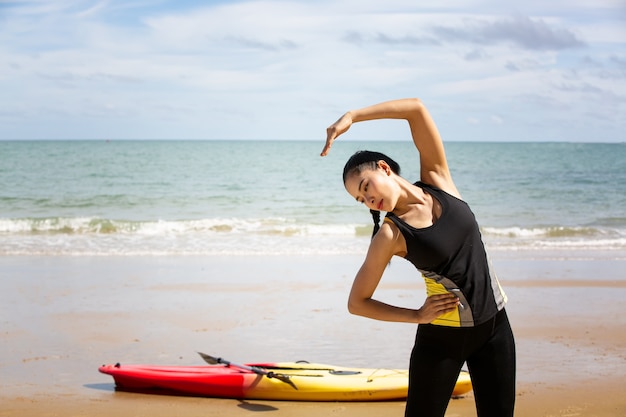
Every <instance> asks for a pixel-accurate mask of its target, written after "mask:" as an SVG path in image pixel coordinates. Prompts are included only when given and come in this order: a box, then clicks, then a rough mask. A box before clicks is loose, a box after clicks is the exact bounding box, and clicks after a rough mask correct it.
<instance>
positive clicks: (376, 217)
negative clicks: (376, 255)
mask: <svg viewBox="0 0 626 417" xmlns="http://www.w3.org/2000/svg"><path fill="white" fill-rule="evenodd" d="M370 213H371V214H372V220H374V230H373V231H372V239H374V236H376V233H378V229H380V211H378V210H370Z"/></svg>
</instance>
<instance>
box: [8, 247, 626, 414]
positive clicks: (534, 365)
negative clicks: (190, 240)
mask: <svg viewBox="0 0 626 417" xmlns="http://www.w3.org/2000/svg"><path fill="white" fill-rule="evenodd" d="M569 255H571V254H553V256H552V255H546V254H545V253H544V254H541V256H540V257H533V256H532V254H523V255H520V254H512V253H504V252H502V253H498V252H496V253H493V254H492V258H493V261H494V265H495V267H496V271H497V272H498V275H499V277H500V280H501V282H502V284H503V286H504V288H505V290H506V292H507V295H508V297H509V304H508V306H507V310H508V314H509V317H510V320H511V323H512V326H513V330H514V332H515V337H516V342H517V350H518V384H517V385H518V389H517V405H516V415H517V416H521V417H538V416H561V417H571V416H596V417H609V416H625V415H626V398H625V397H624V395H623V392H624V387H623V385H624V383H626V350H625V349H624V346H626V317H625V316H624V314H623V300H624V299H626V272H624V271H626V261H625V260H624V257H623V256H622V254H619V253H606V254H600V256H597V254H596V256H594V257H588V258H585V257H581V256H580V254H576V256H569ZM361 259H362V257H361V256H317V257H312V256H308V257H307V256H302V257H299V256H289V257H279V256H275V257H272V256H269V257H261V256H258V257H243V256H242V257H237V256H226V257H217V256H215V257H211V256H207V257H193V256H180V257H173V256H172V257H156V256H154V257H149V256H146V257H124V256H120V257H114V256H106V257H71V256H57V257H28V256H16V257H12V256H5V257H0V271H1V275H2V278H1V279H0V322H1V331H0V339H1V344H0V353H1V354H0V375H1V377H0V404H1V405H0V416H110V415H116V416H157V417H158V416H178V415H180V416H183V415H184V416H250V415H254V414H257V413H261V412H264V413H266V415H272V416H276V417H279V416H295V417H308V416H355V417H356V416H382V415H384V416H402V415H403V411H404V403H403V402H402V401H395V402H380V403H296V402H282V401H274V402H272V401H238V400H224V399H212V398H192V397H179V396H165V395H149V394H137V393H127V392H117V391H115V388H114V384H113V380H112V378H111V377H110V376H107V375H103V374H100V373H98V371H97V368H98V366H99V365H101V364H104V363H115V362H121V363H127V364H131V363H151V364H163V365H200V364H202V360H201V358H200V357H199V356H197V354H196V351H204V352H207V353H209V354H212V355H217V356H221V357H224V358H226V359H229V360H231V361H233V362H238V363H244V362H278V361H295V360H308V361H310V362H320V363H329V364H335V365H342V366H360V367H385V368H406V367H407V364H408V356H409V352H410V349H411V346H412V343H413V338H414V333H415V327H414V326H412V325H407V324H394V323H382V322H375V321H371V320H367V319H364V318H360V317H355V316H351V315H349V314H348V312H347V310H346V306H345V304H346V299H347V294H348V290H349V288H350V285H351V282H352V278H353V275H354V273H355V272H356V270H357V268H358V266H359V265H360V262H361ZM573 259H576V260H573ZM377 296H378V297H379V298H380V299H383V300H388V301H389V302H394V303H399V304H404V305H407V306H413V307H418V306H420V305H421V303H422V301H423V298H424V288H423V283H422V282H421V280H420V279H419V277H417V276H416V275H415V272H414V270H413V269H412V267H411V266H410V265H409V264H408V263H407V262H404V261H402V260H399V259H398V260H394V261H393V262H392V263H391V265H390V266H389V268H388V270H387V272H386V274H385V277H383V281H382V284H381V287H380V289H379V292H378V294H377ZM446 415H447V416H449V417H452V416H463V417H470V416H475V415H476V412H475V409H474V401H473V397H472V395H471V394H470V395H467V396H465V397H463V398H460V399H454V400H452V401H451V402H450V406H449V408H448V412H447V414H446Z"/></svg>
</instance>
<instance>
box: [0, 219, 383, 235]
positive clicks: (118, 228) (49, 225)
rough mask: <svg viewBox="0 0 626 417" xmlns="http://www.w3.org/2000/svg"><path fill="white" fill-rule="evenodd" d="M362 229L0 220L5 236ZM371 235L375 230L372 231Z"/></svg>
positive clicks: (357, 229) (356, 228) (273, 223)
mask: <svg viewBox="0 0 626 417" xmlns="http://www.w3.org/2000/svg"><path fill="white" fill-rule="evenodd" d="M362 229H363V227H362V226H361V225H354V224H353V225H349V224H348V225H336V224H329V225H324V224H302V223H297V222H296V221H294V220H289V219H284V218H266V219H241V218H230V219H219V218H215V219H200V220H156V221H130V220H112V219H102V218H91V217H75V218H62V217H52V218H24V219H0V233H2V234H50V235H54V234H81V235H85V234H96V235H102V234H121V235H127V234H134V235H152V236H155V235H168V234H181V235H182V234H187V233H216V234H225V233H231V234H246V233H254V234H268V235H282V236H293V235H329V234H330V235H333V234H352V235H361V234H363V230H362ZM370 231H371V227H370Z"/></svg>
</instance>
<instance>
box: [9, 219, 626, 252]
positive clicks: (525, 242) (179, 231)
mask: <svg viewBox="0 0 626 417" xmlns="http://www.w3.org/2000/svg"><path fill="white" fill-rule="evenodd" d="M371 232H372V226H371V224H332V223H328V224H313V223H301V222H298V221H296V220H293V219H287V218H278V217H276V218H264V219H242V218H210V219H196V220H154V221H147V220H146V221H131V220H115V219H103V218H97V217H75V218H62V217H53V218H22V219H6V218H5V219H0V237H1V239H0V255H75V256H81V255H85V256H93V255H102V256H108V255H116V256H117V255H155V256H162V255H221V254H223V255H228V254H251V255H255V254H258V255H271V254H285V255H289V254H343V253H351V254H363V253H365V252H366V250H367V246H368V244H369V242H370V236H371ZM482 234H483V238H484V240H485V243H486V244H487V245H488V247H489V249H490V250H498V251H523V250H544V249H550V250H560V249H563V250H591V251H601V250H608V251H616V250H617V251H624V250H626V228H622V229H620V228H603V227H589V226H585V227H565V226H558V227H557V226H550V227H534V228H523V227H506V228H495V227H485V228H483V229H482Z"/></svg>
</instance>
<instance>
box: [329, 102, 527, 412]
mask: <svg viewBox="0 0 626 417" xmlns="http://www.w3.org/2000/svg"><path fill="white" fill-rule="evenodd" d="M375 119H404V120H407V121H408V122H409V127H410V129H411V135H412V137H413V142H414V143H415V146H416V147H417V150H418V152H419V158H420V181H418V182H416V183H414V184H413V183H411V182H409V181H407V180H405V179H404V178H403V177H401V176H400V175H399V174H400V167H399V166H398V164H397V163H396V162H395V161H393V160H392V159H391V158H389V157H387V156H386V155H384V154H381V153H377V152H369V151H361V152H357V153H356V154H354V155H353V156H352V157H351V158H350V159H349V160H348V162H347V163H346V166H345V168H344V185H345V187H346V190H347V191H348V193H349V194H350V195H351V196H352V197H354V198H355V199H356V200H357V201H358V202H360V203H363V204H364V205H365V206H366V207H367V208H369V209H370V211H371V212H372V213H373V215H374V222H375V224H376V226H377V223H378V221H377V215H378V213H380V212H381V211H383V212H386V213H387V214H386V216H385V218H384V221H383V223H382V225H381V226H380V229H379V230H378V227H375V231H374V236H373V237H372V241H371V243H370V247H369V250H368V252H367V256H366V258H365V261H364V263H363V265H362V266H361V268H360V269H359V271H358V273H357V275H356V277H355V279H354V283H353V285H352V290H351V291H350V297H349V301H348V309H349V311H350V312H351V313H352V314H357V315H361V316H365V317H369V318H372V319H377V320H385V321H395V322H407V323H417V324H418V329H417V336H416V340H415V346H414V347H413V351H412V353H411V359H410V368H409V393H408V398H407V404H406V411H405V415H406V416H418V415H419V416H443V415H444V414H445V411H446V408H447V406H448V402H449V400H450V396H451V394H452V390H453V388H454V385H455V382H456V379H457V377H458V374H459V371H460V370H461V367H462V365H463V363H464V362H467V366H468V369H469V372H470V375H471V378H472V384H473V388H474V396H475V400H476V409H477V411H478V415H479V416H480V417H485V416H498V417H503V416H512V415H513V409H514V403H515V342H514V339H513V333H512V331H511V327H510V325H509V321H508V318H507V315H506V312H505V309H504V305H505V303H506V296H505V295H504V292H503V291H502V289H501V288H500V285H499V284H498V281H497V278H496V276H495V275H494V274H493V272H492V271H491V268H490V263H489V261H488V258H487V255H486V252H485V248H484V245H483V242H482V238H481V235H480V231H479V229H478V225H477V223H476V220H475V218H474V215H473V213H472V212H471V210H470V209H469V206H468V205H467V204H466V203H465V202H464V201H463V200H462V199H461V195H460V193H459V191H458V190H457V188H456V186H455V185H454V182H453V181H452V177H451V174H450V170H449V168H448V163H447V161H446V156H445V152H444V147H443V143H442V140H441V138H440V136H439V132H438V130H437V127H436V126H435V123H434V122H433V120H432V119H431V117H430V114H429V113H428V111H427V110H426V107H425V106H424V105H423V104H422V102H421V101H420V100H418V99H402V100H394V101H389V102H384V103H380V104H376V105H373V106H369V107H365V108H362V109H359V110H355V111H349V112H347V113H346V114H344V115H343V116H342V117H341V118H340V119H339V120H337V121H336V122H335V123H334V124H332V125H331V126H330V127H329V128H328V129H327V138H326V145H325V147H324V149H323V151H322V154H321V155H322V156H325V155H327V154H328V152H329V150H330V148H331V146H332V145H333V142H334V141H335V139H337V137H338V136H339V135H341V134H343V133H345V132H346V131H347V130H348V129H349V128H350V126H351V125H352V124H353V123H357V122H363V121H367V120H375ZM394 255H396V256H401V257H404V258H406V259H407V260H409V261H410V262H411V263H413V264H414V265H415V267H416V268H417V269H418V270H419V271H420V272H421V273H422V275H423V277H424V280H425V281H426V292H427V298H426V301H425V302H424V305H423V306H422V307H421V308H419V309H409V308H403V307H398V306H393V305H389V304H386V303H383V302H380V301H377V300H375V299H373V298H372V296H373V295H374V291H375V290H376V287H377V286H378V283H379V281H380V279H381V277H382V275H383V272H384V270H385V267H386V266H387V264H388V263H389V261H390V260H391V257H392V256H394Z"/></svg>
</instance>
